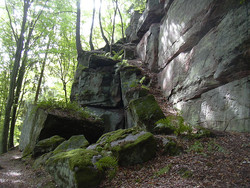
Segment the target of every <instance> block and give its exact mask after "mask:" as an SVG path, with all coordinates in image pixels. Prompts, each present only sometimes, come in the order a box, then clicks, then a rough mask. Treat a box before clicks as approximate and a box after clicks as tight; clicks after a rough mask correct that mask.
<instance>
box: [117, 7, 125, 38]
mask: <svg viewBox="0 0 250 188" xmlns="http://www.w3.org/2000/svg"><path fill="white" fill-rule="evenodd" d="M117 9H118V13H119V15H120V19H121V26H122V39H123V42H125V37H124V27H123V20H122V14H121V11H120V9H119V6H118V5H117Z"/></svg>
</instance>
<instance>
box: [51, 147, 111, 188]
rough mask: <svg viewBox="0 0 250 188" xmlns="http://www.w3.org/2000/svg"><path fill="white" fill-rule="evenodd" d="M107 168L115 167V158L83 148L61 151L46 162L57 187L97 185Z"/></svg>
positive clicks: (90, 187) (93, 186)
mask: <svg viewBox="0 0 250 188" xmlns="http://www.w3.org/2000/svg"><path fill="white" fill-rule="evenodd" d="M107 164H108V165H107ZM112 165H113V166H112ZM109 168H110V169H111V170H112V168H116V162H115V159H113V158H112V157H109V156H102V155H100V154H99V153H98V152H97V151H93V150H85V149H75V150H71V151H68V152H61V153H58V154H56V155H54V156H52V157H51V158H49V159H48V160H47V162H46V169H47V170H48V171H49V173H50V174H51V175H52V176H53V177H54V179H55V182H56V183H57V185H58V186H59V187H75V188H77V187H88V188H95V187H98V185H99V183H100V182H101V180H103V179H104V177H105V170H107V169H109Z"/></svg>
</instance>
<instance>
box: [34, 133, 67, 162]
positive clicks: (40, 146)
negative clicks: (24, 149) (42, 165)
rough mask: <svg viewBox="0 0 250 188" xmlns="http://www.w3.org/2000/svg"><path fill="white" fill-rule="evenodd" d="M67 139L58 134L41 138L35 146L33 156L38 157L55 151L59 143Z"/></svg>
mask: <svg viewBox="0 0 250 188" xmlns="http://www.w3.org/2000/svg"><path fill="white" fill-rule="evenodd" d="M63 141H65V139H64V138H63V137H60V136H58V135H55V136H52V137H50V138H47V139H44V140H40V141H39V142H38V143H37V144H36V145H35V147H34V149H33V152H32V156H33V157H38V156H40V155H42V154H45V153H48V152H51V151H53V150H54V149H55V148H56V147H57V146H58V145H60V144H61V143H62V142H63Z"/></svg>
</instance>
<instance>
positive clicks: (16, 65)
mask: <svg viewBox="0 0 250 188" xmlns="http://www.w3.org/2000/svg"><path fill="white" fill-rule="evenodd" d="M29 6H30V0H24V7H23V20H22V27H21V33H20V36H19V38H18V42H17V48H16V53H15V61H14V65H13V69H12V72H11V77H10V87H9V94H8V99H7V103H6V107H5V116H4V126H3V133H2V142H1V143H0V144H1V145H0V153H5V152H7V151H8V147H7V142H8V133H9V124H10V113H11V109H12V105H13V102H14V92H15V84H16V78H17V74H18V69H19V66H20V60H21V55H22V51H23V42H24V32H25V25H26V20H27V14H28V9H29Z"/></svg>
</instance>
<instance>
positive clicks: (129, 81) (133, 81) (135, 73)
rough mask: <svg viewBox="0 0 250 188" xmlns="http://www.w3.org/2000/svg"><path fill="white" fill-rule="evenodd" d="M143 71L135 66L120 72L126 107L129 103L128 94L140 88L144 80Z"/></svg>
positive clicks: (123, 99)
mask: <svg viewBox="0 0 250 188" xmlns="http://www.w3.org/2000/svg"><path fill="white" fill-rule="evenodd" d="M142 77H143V76H142V73H141V70H140V69H139V68H137V67H135V66H125V67H123V68H121V70H120V79H121V92H122V101H123V105H124V106H125V107H126V106H127V105H128V103H129V101H128V100H127V98H126V93H127V92H128V91H129V90H130V89H132V88H135V87H137V86H138V84H139V81H140V79H141V78H142Z"/></svg>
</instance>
